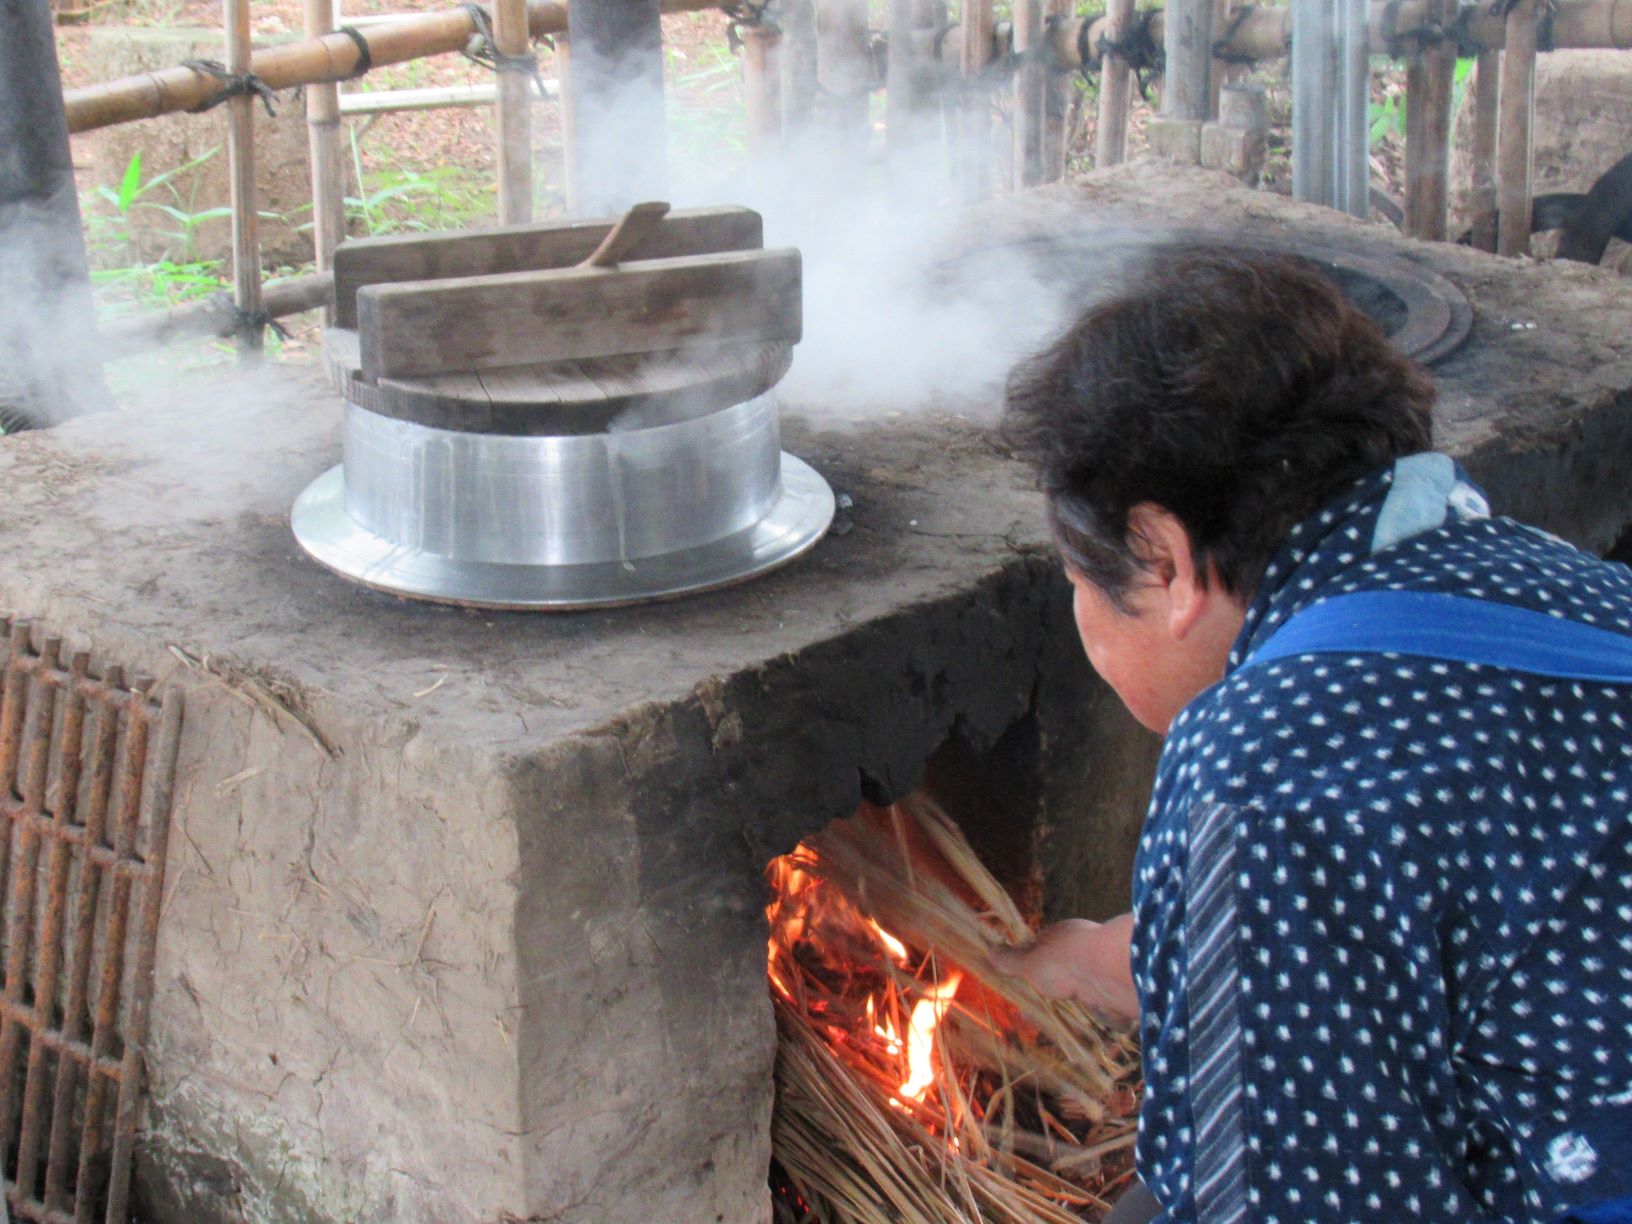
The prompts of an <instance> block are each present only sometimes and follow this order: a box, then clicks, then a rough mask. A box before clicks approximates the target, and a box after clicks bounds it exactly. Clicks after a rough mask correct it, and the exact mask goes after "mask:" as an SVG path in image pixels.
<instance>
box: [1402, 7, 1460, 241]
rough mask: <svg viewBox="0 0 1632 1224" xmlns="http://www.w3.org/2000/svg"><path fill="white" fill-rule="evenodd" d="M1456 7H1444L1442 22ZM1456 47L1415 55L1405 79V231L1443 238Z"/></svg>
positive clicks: (1436, 47)
mask: <svg viewBox="0 0 1632 1224" xmlns="http://www.w3.org/2000/svg"><path fill="white" fill-rule="evenodd" d="M1454 16H1455V14H1454V12H1453V11H1448V10H1447V9H1444V8H1442V9H1441V10H1440V13H1439V20H1441V21H1445V22H1448V21H1450V20H1451V19H1452V18H1453V17H1454ZM1455 78H1456V48H1455V47H1454V46H1451V45H1449V44H1447V43H1445V42H1439V43H1436V44H1434V45H1432V46H1430V47H1427V48H1426V49H1424V50H1423V51H1422V52H1421V53H1420V54H1418V55H1415V56H1413V57H1412V59H1411V62H1410V65H1409V66H1408V67H1407V69H1406V78H1405V232H1406V233H1407V234H1410V235H1411V236H1412V237H1413V238H1425V239H1428V240H1430V241H1434V242H1443V241H1444V240H1445V206H1446V197H1447V185H1448V182H1449V178H1450V159H1451V118H1452V116H1451V101H1452V97H1451V95H1452V89H1453V85H1454V82H1455Z"/></svg>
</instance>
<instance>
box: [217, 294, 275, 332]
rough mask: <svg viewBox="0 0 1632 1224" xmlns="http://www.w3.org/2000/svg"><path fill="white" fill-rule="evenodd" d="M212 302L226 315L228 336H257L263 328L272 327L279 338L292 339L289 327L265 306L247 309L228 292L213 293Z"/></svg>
mask: <svg viewBox="0 0 1632 1224" xmlns="http://www.w3.org/2000/svg"><path fill="white" fill-rule="evenodd" d="M210 302H211V303H212V304H214V305H216V306H219V307H220V308H221V311H222V313H223V314H224V315H226V317H227V330H226V333H225V334H226V335H227V336H231V337H239V336H257V335H259V334H260V333H261V331H262V330H263V329H265V328H271V329H272V332H273V334H274V335H276V336H277V337H278V339H280V340H288V339H290V335H289V329H288V328H287V327H285V326H284V325H283V324H282V323H279V322H278V321H277V320H276V319H274V318H273V317H272V316H271V315H270V314H268V313H267V312H266V307H265V306H259V307H257V308H256V309H254V310H245V309H244V308H243V307H242V306H240V305H238V303H237V302H236V301H235V300H234V299H233V296H232V294H231V293H227V292H222V293H214V294H211V295H210Z"/></svg>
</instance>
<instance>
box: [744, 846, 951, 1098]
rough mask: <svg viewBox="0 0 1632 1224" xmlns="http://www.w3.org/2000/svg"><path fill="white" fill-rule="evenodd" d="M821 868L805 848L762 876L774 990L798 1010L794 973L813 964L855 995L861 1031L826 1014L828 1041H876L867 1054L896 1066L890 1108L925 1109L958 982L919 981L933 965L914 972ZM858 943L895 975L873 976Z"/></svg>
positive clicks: (899, 947)
mask: <svg viewBox="0 0 1632 1224" xmlns="http://www.w3.org/2000/svg"><path fill="white" fill-rule="evenodd" d="M818 862H819V860H818V858H817V851H816V850H815V848H814V847H812V846H810V845H808V844H802V845H800V846H799V848H798V849H796V850H795V851H794V852H793V853H792V854H785V855H782V856H781V857H780V858H777V859H773V860H772V862H771V865H770V867H769V869H768V870H767V872H766V875H767V877H768V878H769V880H770V882H771V886H772V890H773V897H772V900H771V903H770V904H769V905H767V906H766V907H765V916H766V918H767V919H769V920H770V925H771V937H770V945H769V956H768V973H769V977H770V980H771V985H772V987H773V988H774V989H775V990H776V991H777V992H778V993H780V994H781V995H782V997H783V998H784V999H787V1000H788V1001H790V1002H797V1001H798V999H797V996H796V987H795V986H794V984H793V983H794V981H796V980H797V973H796V972H795V971H794V965H799V966H804V967H806V968H807V969H808V968H809V967H810V966H811V965H812V964H813V962H814V963H815V964H816V965H817V966H818V967H819V968H820V970H821V971H823V976H824V977H827V976H837V977H838V978H840V979H842V980H843V981H844V982H845V983H846V984H847V985H850V986H854V987H857V989H855V990H854V991H847V992H846V994H847V995H850V996H851V997H858V996H859V1015H860V1016H861V1017H864V1019H865V1023H864V1024H862V1025H859V1026H855V1025H846V1024H845V1023H844V1022H843V1019H842V1018H841V1017H839V1016H834V1015H831V1014H830V1015H829V1017H827V1018H828V1020H829V1023H828V1024H827V1025H826V1026H825V1027H826V1028H827V1030H828V1036H829V1038H830V1039H831V1040H833V1041H834V1042H835V1043H837V1044H840V1045H854V1044H855V1043H856V1042H858V1041H862V1042H865V1041H867V1040H868V1038H869V1037H874V1038H877V1039H878V1040H877V1042H876V1043H874V1046H875V1048H874V1049H873V1050H872V1051H870V1052H871V1053H873V1054H875V1055H879V1056H882V1057H883V1058H886V1059H891V1060H894V1061H895V1063H896V1065H897V1067H898V1069H899V1073H900V1086H899V1087H898V1088H897V1089H896V1093H895V1096H894V1098H893V1099H892V1102H891V1103H892V1104H894V1105H896V1106H898V1107H900V1108H906V1102H908V1101H914V1102H921V1101H923V1100H924V1098H925V1097H926V1096H927V1095H928V1094H929V1091H930V1089H931V1088H932V1087H934V1086H935V1081H936V1075H937V1072H938V1070H939V1067H938V1065H937V1058H936V1053H935V1036H936V1033H937V1031H938V1030H939V1029H940V1026H941V1022H942V1021H943V1020H945V1019H946V1016H947V1013H948V1012H949V1011H950V1010H951V1009H952V1003H953V1000H954V999H955V998H956V996H957V993H958V986H959V984H960V983H961V982H962V981H963V974H962V973H960V972H958V971H957V970H949V971H948V972H947V973H946V974H945V976H944V977H942V978H941V980H940V981H935V980H934V979H933V977H931V978H929V979H928V980H925V978H924V976H923V975H924V974H926V973H930V974H932V973H933V969H934V966H933V963H932V962H933V958H932V957H924V958H921V960H920V963H919V964H917V965H916V966H915V965H914V958H913V956H912V954H911V953H910V952H909V951H908V949H907V945H906V944H904V943H902V942H901V940H899V939H897V938H896V937H895V936H894V935H892V934H891V933H890V932H889V931H887V930H885V929H884V928H883V927H882V926H880V925H879V924H878V923H877V922H876V921H874V920H873V919H871V918H868V917H866V916H865V915H863V914H862V913H860V912H859V911H858V910H857V909H856V907H855V906H854V905H853V904H852V903H851V902H850V901H849V900H848V899H847V898H845V897H844V896H843V895H842V894H840V893H838V892H837V891H835V890H833V889H831V888H828V887H827V886H826V885H825V884H824V883H823V881H822V880H821V879H820V877H819V875H817V874H816V873H815V871H814V869H815V868H816V867H817V865H818ZM858 940H867V941H870V942H871V943H874V944H876V945H877V946H878V947H879V948H881V949H882V950H883V952H884V955H885V957H886V959H887V960H888V961H889V963H890V964H892V965H894V966H895V967H896V969H898V970H900V973H899V974H889V975H886V974H880V973H877V972H876V971H872V970H870V969H869V962H873V961H876V960H877V958H876V956H867V955H864V954H863V949H862V948H860V947H858V946H857V943H858ZM790 962H791V963H790ZM912 995H916V996H917V998H916V1000H915V1001H913V1002H912V1004H911V1007H910V1009H909V1008H908V1007H907V1006H906V1003H907V999H908V998H909V997H910V996H912ZM829 1010H830V1011H831V1009H829ZM903 1012H905V1013H906V1014H905V1019H904V1023H903V1015H902V1014H903ZM903 1030H904V1031H905V1037H904V1038H903V1036H902V1034H903Z"/></svg>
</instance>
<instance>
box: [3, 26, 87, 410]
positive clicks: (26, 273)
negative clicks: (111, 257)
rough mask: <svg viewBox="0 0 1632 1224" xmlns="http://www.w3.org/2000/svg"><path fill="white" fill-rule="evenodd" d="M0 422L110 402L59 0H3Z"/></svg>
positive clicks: (81, 408)
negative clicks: (77, 179) (63, 64)
mask: <svg viewBox="0 0 1632 1224" xmlns="http://www.w3.org/2000/svg"><path fill="white" fill-rule="evenodd" d="M0 31H4V33H3V34H0V427H3V428H4V429H5V430H6V432H8V433H12V432H15V431H16V430H17V429H19V428H25V429H26V428H30V427H39V426H43V425H49V424H56V423H57V422H58V421H61V420H63V419H65V418H67V417H70V416H76V415H78V414H80V413H84V412H93V411H97V410H99V409H102V408H106V407H110V406H111V404H110V402H109V399H108V393H107V389H106V387H105V386H104V385H103V383H102V369H101V365H100V364H99V362H98V361H97V360H96V353H95V336H96V325H95V314H94V312H93V309H92V306H91V278H90V272H89V270H88V269H87V267H86V263H85V237H84V233H83V231H82V230H81V229H80V219H79V196H78V193H77V191H76V189H75V186H74V163H73V157H72V155H71V154H70V152H69V148H68V117H67V115H66V114H65V112H64V111H63V105H62V78H61V75H60V74H59V72H58V70H57V47H56V37H55V33H54V31H53V29H52V25H51V4H50V0H0Z"/></svg>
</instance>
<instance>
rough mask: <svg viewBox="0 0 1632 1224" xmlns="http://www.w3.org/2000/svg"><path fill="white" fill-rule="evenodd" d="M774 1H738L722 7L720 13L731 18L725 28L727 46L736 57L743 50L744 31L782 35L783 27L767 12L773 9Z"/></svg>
mask: <svg viewBox="0 0 1632 1224" xmlns="http://www.w3.org/2000/svg"><path fill="white" fill-rule="evenodd" d="M772 2H773V0H736V3H734V4H722V5H720V12H722V13H724V14H725V15H726V16H727V17H729V18H730V22H729V23H728V24H727V25H726V27H725V44H726V46H727V47H729V48H730V50H731V54H732V55H735V54H737V52H739V51H741V50H742V32H743V31H744V30H764V31H766V32H767V33H770V34H780V33H781V32H782V26H781V25H780V24H779V23H778V22H777V20H776V18H774V17H772V16H771V15H770V14H769V13H768V12H767V11H766V10H767V9H769V8H770V7H771V4H772Z"/></svg>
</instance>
